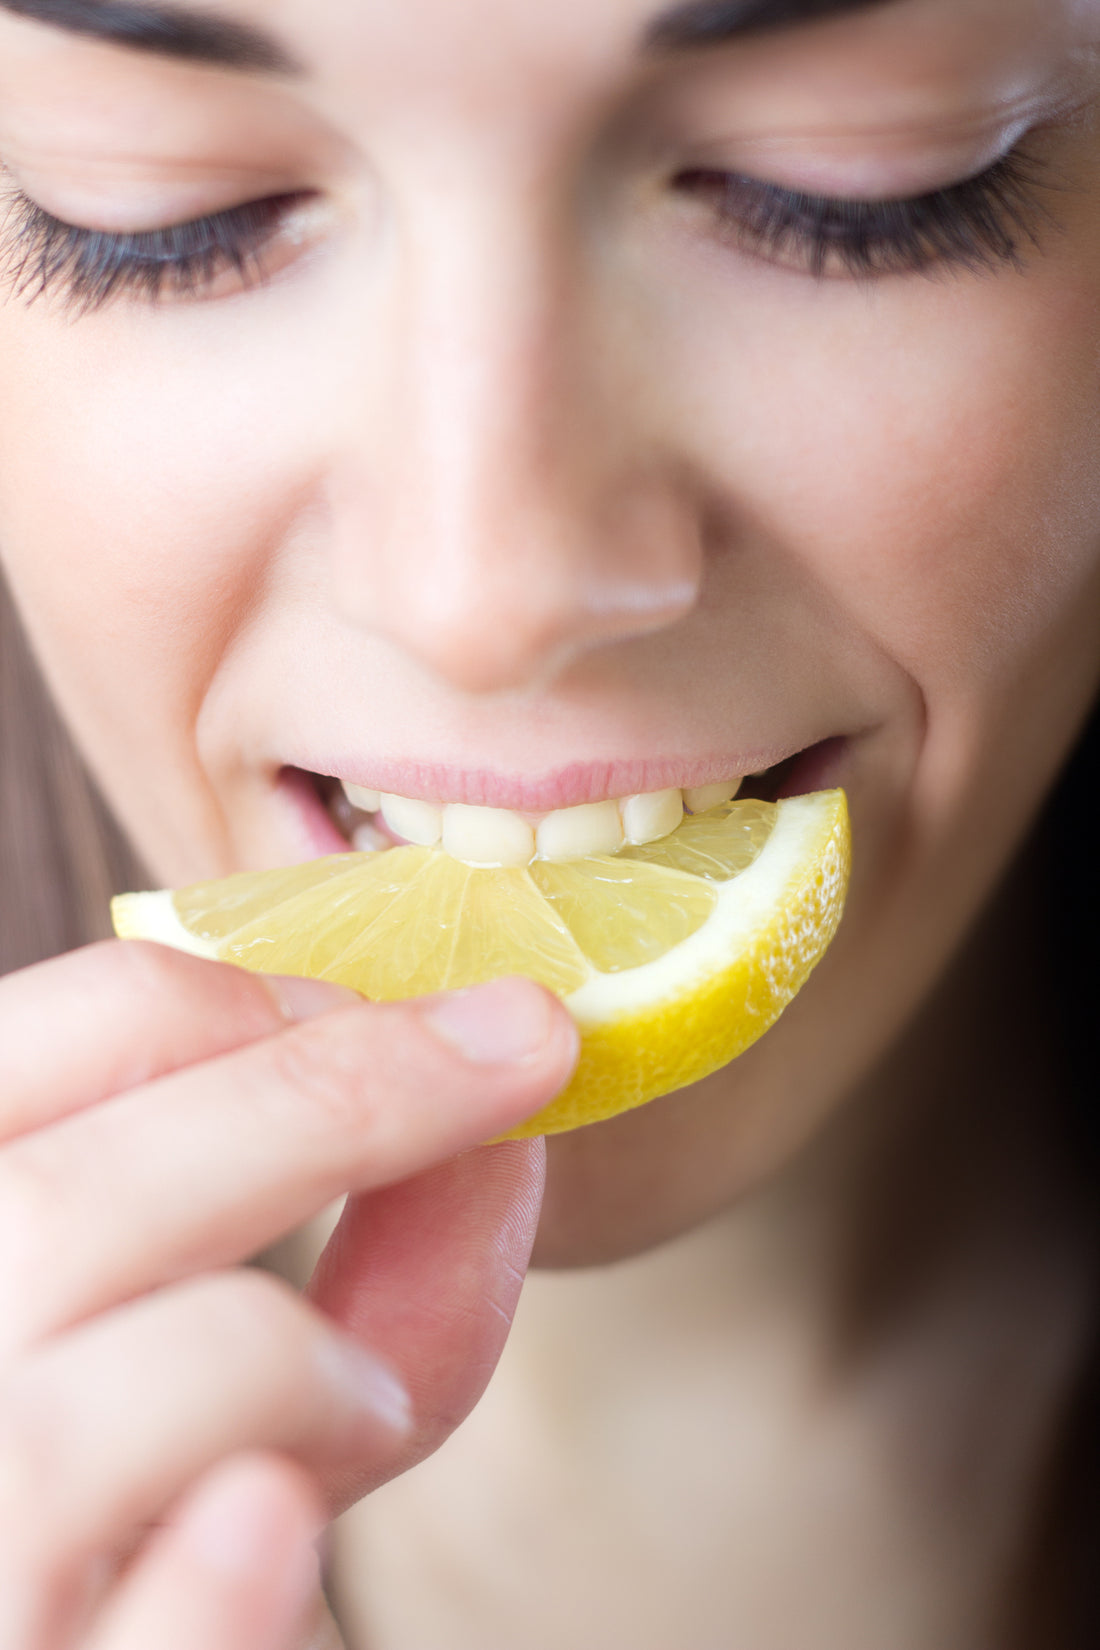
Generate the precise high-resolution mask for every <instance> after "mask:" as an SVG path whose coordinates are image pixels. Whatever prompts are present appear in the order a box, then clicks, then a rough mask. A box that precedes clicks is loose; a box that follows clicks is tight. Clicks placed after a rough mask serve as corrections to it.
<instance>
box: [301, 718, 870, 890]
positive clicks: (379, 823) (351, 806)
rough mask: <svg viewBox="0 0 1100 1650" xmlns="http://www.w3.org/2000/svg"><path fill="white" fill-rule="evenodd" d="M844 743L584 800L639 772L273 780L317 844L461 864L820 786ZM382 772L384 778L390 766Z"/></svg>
mask: <svg viewBox="0 0 1100 1650" xmlns="http://www.w3.org/2000/svg"><path fill="white" fill-rule="evenodd" d="M847 743H848V741H847V740H846V739H845V738H843V737H839V736H838V737H834V738H830V739H826V740H821V741H818V742H817V743H816V744H814V745H811V746H807V747H805V748H803V749H802V750H798V751H795V752H793V753H792V754H790V755H788V756H784V757H782V758H781V759H780V760H779V761H777V762H775V763H773V764H772V765H770V766H768V767H766V768H763V769H762V770H760V771H758V772H755V773H751V774H744V775H742V774H738V773H730V772H729V771H728V770H727V776H726V777H725V778H723V779H714V778H713V777H712V776H713V775H714V770H715V766H716V764H714V763H709V764H705V765H703V766H702V769H701V771H700V765H699V764H695V765H694V768H695V771H694V772H686V771H685V770H686V769H687V768H688V767H689V765H688V764H684V765H683V766H682V768H681V775H682V776H683V778H687V779H690V780H693V781H696V782H695V783H690V784H684V783H683V782H682V780H681V784H680V785H668V784H666V785H663V786H661V787H660V788H654V789H644V790H643V789H638V790H631V791H625V792H623V793H621V794H619V795H618V796H616V795H614V794H611V795H608V794H607V789H608V788H610V787H607V788H605V789H604V794H603V796H597V797H596V798H594V799H593V800H590V801H572V800H571V798H572V797H573V796H577V795H581V796H584V795H585V793H586V792H587V794H588V795H589V796H591V794H592V791H593V790H595V789H598V788H599V787H598V786H597V783H596V781H597V780H598V778H599V777H603V778H604V779H605V780H611V781H612V782H613V780H614V778H615V777H616V776H617V774H618V773H621V774H622V775H623V777H624V778H628V779H629V778H631V777H633V775H634V774H635V773H636V772H638V768H637V766H633V767H632V766H625V767H623V768H621V769H618V770H616V769H612V768H605V769H603V770H602V774H597V772H596V771H595V770H593V769H587V770H586V769H583V768H581V767H579V766H578V767H576V768H570V769H565V770H563V771H562V772H561V773H560V774H559V775H558V776H556V778H555V779H551V780H546V781H536V782H530V781H509V780H507V779H504V778H500V777H497V776H490V782H487V781H486V779H485V778H484V776H471V775H464V774H460V775H457V776H456V775H454V774H447V775H443V774H440V775H439V776H438V777H439V778H440V779H441V780H443V783H441V784H440V785H439V787H438V790H437V793H436V796H435V797H434V798H433V797H432V796H431V794H430V791H428V786H427V785H425V784H424V783H423V782H424V780H425V778H427V777H429V776H428V775H426V774H425V771H424V770H423V769H413V768H410V769H408V770H406V771H407V772H408V773H409V774H410V776H412V775H415V789H416V790H417V791H420V792H421V794H419V795H407V794H402V793H401V792H400V791H398V790H396V789H395V790H392V791H385V790H382V789H381V788H379V789H374V788H373V787H367V786H364V785H362V784H361V783H359V782H358V781H357V780H356V779H353V778H349V777H346V776H339V775H337V774H333V773H327V774H326V773H324V772H317V771H309V770H306V769H301V768H287V769H284V770H283V772H282V774H281V776H280V784H281V787H282V788H284V790H286V791H287V792H288V793H289V794H290V796H291V797H292V799H293V800H294V802H295V803H296V804H297V808H298V810H299V811H300V812H304V813H305V814H306V816H307V818H306V821H305V823H306V824H307V826H308V834H309V838H310V842H311V846H312V848H313V851H314V852H316V853H319V854H331V853H339V852H346V851H348V850H349V849H357V850H360V851H363V850H366V851H370V850H373V849H377V848H386V847H390V846H392V845H393V844H395V843H409V842H411V843H414V844H418V845H421V846H424V847H436V846H441V847H443V848H444V849H445V850H447V851H448V852H450V853H452V854H453V855H454V856H455V857H456V858H459V859H462V860H464V861H465V862H466V863H467V864H472V865H483V866H501V865H514V866H519V865H525V864H527V863H529V862H530V861H531V860H532V859H534V858H536V857H537V858H542V859H551V860H568V859H574V858H581V857H585V856H588V855H592V854H608V853H615V852H617V851H618V849H619V848H621V847H623V846H625V845H627V844H640V843H645V842H653V841H656V840H659V839H660V838H661V837H663V836H666V835H668V834H669V833H670V832H671V831H673V830H675V829H676V827H677V826H678V825H679V824H680V822H681V820H682V818H683V817H684V814H685V812H688V813H699V812H705V811H706V810H707V809H709V808H712V807H715V806H717V805H719V804H720V803H722V802H725V801H727V800H729V799H730V798H731V797H732V796H734V795H735V794H740V795H744V796H753V797H758V798H761V799H763V800H768V801H775V800H779V799H780V798H781V797H785V796H792V795H799V794H802V793H804V792H807V791H811V790H820V789H826V788H828V787H829V786H830V785H831V784H833V783H835V780H836V774H837V770H838V768H839V766H840V763H841V760H842V757H843V752H844V748H845V746H846V745H847ZM670 767H671V764H660V765H650V768H649V771H650V772H654V773H655V774H656V776H657V777H665V776H666V774H667V772H668V770H669V768H670ZM386 778H387V780H390V779H391V773H390V772H387V774H386ZM700 780H702V781H703V782H700ZM708 781H709V782H708ZM409 788H410V789H413V788H414V787H413V785H410V786H409ZM425 792H428V794H424V793H425ZM456 792H457V793H458V794H457V796H456V794H455V793H456ZM487 792H488V793H489V794H496V795H501V794H503V795H507V796H510V797H511V798H513V799H514V800H516V801H520V802H526V803H528V806H521V807H504V806H489V805H487V804H486V803H484V802H482V801H469V800H467V798H469V797H470V795H471V794H473V795H475V796H478V795H481V796H484V795H485V794H486V793H487ZM555 795H556V796H558V797H562V796H564V797H566V798H567V799H570V800H567V801H566V803H565V805H564V806H558V807H554V806H549V807H547V806H544V807H541V808H540V807H538V806H532V805H530V804H532V803H537V802H538V801H540V800H541V801H544V802H552V800H553V799H554V798H555Z"/></svg>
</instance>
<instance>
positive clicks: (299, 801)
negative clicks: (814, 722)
mask: <svg viewBox="0 0 1100 1650" xmlns="http://www.w3.org/2000/svg"><path fill="white" fill-rule="evenodd" d="M848 743H849V741H848V740H847V739H846V738H844V737H837V738H834V739H823V740H821V741H820V742H819V743H818V744H816V745H810V746H809V747H808V748H807V749H806V750H803V751H799V752H798V753H797V755H795V756H792V757H789V758H788V759H787V761H785V762H780V763H779V764H778V765H777V766H776V767H774V768H770V769H769V770H768V771H767V773H764V774H760V775H759V776H757V777H756V778H754V779H750V780H747V781H746V783H745V785H744V787H743V789H742V792H741V794H742V795H744V796H755V797H760V798H761V799H762V800H764V801H768V802H779V801H782V800H783V798H784V797H788V796H805V795H807V794H808V793H809V792H811V791H824V790H830V789H831V788H832V787H833V786H834V785H837V784H838V783H839V782H840V777H841V770H842V768H843V763H844V756H845V752H846V750H847V747H848ZM320 784H321V779H320V777H319V776H318V775H315V774H311V773H307V772H306V771H305V770H304V769H302V768H283V769H282V770H281V771H280V773H279V777H278V781H277V789H278V793H279V795H280V797H281V799H282V800H283V802H284V804H285V805H287V806H288V807H289V809H290V811H291V814H292V817H293V818H294V820H295V823H296V831H297V835H298V836H299V839H300V840H301V842H302V848H303V852H302V858H303V859H318V858H322V857H324V856H326V855H328V854H346V853H349V852H350V851H351V850H350V847H349V844H348V841H347V838H346V837H345V836H343V834H342V833H341V832H340V831H339V830H338V829H337V827H336V826H335V824H334V823H333V821H332V819H331V818H330V817H329V813H328V809H327V807H326V806H325V803H324V801H323V800H322V797H321V793H320V789H319V786H320Z"/></svg>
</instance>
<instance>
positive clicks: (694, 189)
mask: <svg viewBox="0 0 1100 1650" xmlns="http://www.w3.org/2000/svg"><path fill="white" fill-rule="evenodd" d="M676 182H677V186H678V187H679V188H680V189H681V190H683V191H684V192H686V193H689V194H695V195H702V196H704V197H705V198H706V199H707V200H708V201H709V202H710V204H711V205H712V207H713V209H714V210H715V212H716V214H717V217H718V222H719V227H720V229H721V230H722V231H723V233H724V234H725V235H727V236H729V237H731V238H732V239H733V240H734V241H735V242H736V244H738V245H739V246H742V247H745V248H747V249H748V250H750V251H754V252H758V253H761V254H763V255H764V256H765V257H767V258H769V259H771V260H772V261H773V262H779V263H784V264H787V265H791V266H793V267H795V268H797V269H799V270H803V271H805V272H806V273H809V274H811V275H814V276H816V277H818V278H822V277H825V276H829V275H834V274H840V275H848V276H854V277H862V278H865V279H867V278H875V277H881V276H886V275H906V274H917V273H919V272H921V271H928V270H930V269H932V268H935V267H939V266H947V267H952V266H953V267H955V268H963V269H969V270H987V271H988V270H992V269H995V268H997V267H999V266H1001V265H1004V264H1008V265H1016V266H1018V265H1019V263H1020V246H1021V242H1022V241H1026V242H1028V243H1029V244H1030V245H1031V246H1032V247H1035V246H1036V245H1037V244H1038V241H1037V226H1038V222H1039V220H1040V218H1041V217H1043V216H1045V214H1044V213H1043V210H1042V208H1041V206H1040V203H1039V201H1038V198H1037V196H1038V186H1039V167H1038V165H1037V164H1036V163H1035V162H1034V161H1033V160H1031V159H1029V158H1028V157H1027V156H1025V155H1024V154H1023V153H1022V152H1021V151H1020V150H1019V149H1017V150H1015V151H1014V152H1013V153H1012V154H1009V155H1006V156H1005V157H1003V159H1001V160H999V161H997V162H996V163H995V165H993V166H991V167H990V168H989V169H988V170H987V171H985V172H982V173H981V174H980V175H979V176H977V177H974V178H968V179H967V180H966V181H965V182H963V183H958V184H953V185H952V186H951V187H950V188H946V189H937V190H934V191H933V192H931V193H930V194H926V195H920V196H916V197H913V198H911V199H908V200H839V199H836V198H831V197H828V196H823V195H806V194H802V193H800V192H799V191H797V190H793V189H784V188H781V187H780V186H779V185H777V184H770V183H761V182H758V181H757V180H756V179H753V178H744V177H740V176H739V175H737V174H736V173H730V172H716V171H708V170H705V169H697V170H693V171H689V172H682V173H680V175H679V177H678V178H677V180H676Z"/></svg>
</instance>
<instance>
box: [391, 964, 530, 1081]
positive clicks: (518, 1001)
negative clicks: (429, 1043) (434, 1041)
mask: <svg viewBox="0 0 1100 1650" xmlns="http://www.w3.org/2000/svg"><path fill="white" fill-rule="evenodd" d="M421 1013H422V1014H423V1017H424V1021H425V1023H426V1024H427V1025H428V1026H430V1028H431V1030H432V1031H433V1032H434V1033H435V1035H436V1036H437V1037H439V1038H441V1039H442V1041H443V1042H445V1043H446V1044H447V1045H448V1046H449V1047H450V1048H452V1049H457V1050H458V1052H459V1054H461V1055H462V1057H463V1059H465V1060H470V1061H472V1062H473V1064H474V1065H478V1066H502V1065H515V1064H518V1063H519V1062H521V1061H524V1060H534V1059H535V1058H536V1057H537V1056H538V1055H539V1054H541V1053H542V1051H543V1049H544V1048H545V1047H546V1044H547V1042H548V1041H549V1038H550V1033H551V1029H552V1026H553V1018H554V1008H553V1004H552V1003H551V1001H550V999H549V997H548V996H547V994H546V993H545V992H544V991H542V990H540V988H539V987H538V986H536V985H532V983H531V981H530V980H494V981H493V982H492V983H491V984H490V985H479V986H475V987H473V988H472V989H471V990H469V991H452V992H450V993H448V994H447V995H446V996H443V997H436V998H434V999H432V1000H431V1001H430V1002H428V1003H425V1004H424V1006H423V1008H422V1010H421Z"/></svg>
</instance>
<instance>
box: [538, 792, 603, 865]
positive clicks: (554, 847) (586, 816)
mask: <svg viewBox="0 0 1100 1650" xmlns="http://www.w3.org/2000/svg"><path fill="white" fill-rule="evenodd" d="M622 845H623V824H622V820H621V818H620V817H619V804H618V803H617V802H586V803H584V804H583V805H582V806H581V807H579V808H559V809H558V810H557V812H556V813H552V814H547V816H546V818H545V819H544V820H543V822H542V824H541V825H540V826H539V829H538V850H539V853H540V854H541V855H542V857H543V859H585V858H587V856H588V855H589V854H616V853H618V851H619V849H620V848H621V847H622Z"/></svg>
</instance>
